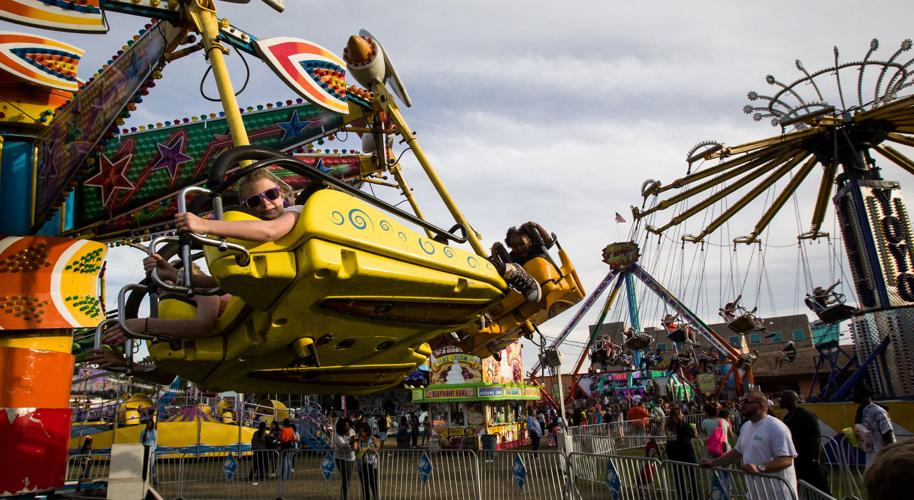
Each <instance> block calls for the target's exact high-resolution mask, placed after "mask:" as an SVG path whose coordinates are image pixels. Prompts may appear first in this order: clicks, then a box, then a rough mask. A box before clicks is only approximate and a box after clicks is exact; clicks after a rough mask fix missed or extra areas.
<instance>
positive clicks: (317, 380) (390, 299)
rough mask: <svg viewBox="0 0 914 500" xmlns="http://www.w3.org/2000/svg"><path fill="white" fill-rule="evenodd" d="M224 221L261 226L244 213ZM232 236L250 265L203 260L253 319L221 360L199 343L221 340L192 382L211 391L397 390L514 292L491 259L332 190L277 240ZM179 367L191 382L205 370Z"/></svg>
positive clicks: (226, 258) (312, 201) (214, 255)
mask: <svg viewBox="0 0 914 500" xmlns="http://www.w3.org/2000/svg"><path fill="white" fill-rule="evenodd" d="M225 219H227V220H256V219H254V218H253V217H251V216H249V215H247V214H244V213H240V212H234V211H232V212H226V214H225ZM230 240H231V241H233V242H234V243H238V244H240V245H242V246H244V247H245V248H247V249H248V251H249V253H250V264H249V265H247V266H240V265H238V263H237V262H236V259H235V257H234V255H232V254H230V253H223V252H221V251H219V250H218V249H217V248H215V247H210V246H207V247H205V248H204V253H205V255H206V258H207V263H208V265H209V269H210V272H211V274H212V276H213V277H214V278H215V279H216V281H217V282H218V283H219V285H220V287H221V288H222V289H223V290H225V291H226V292H228V293H231V294H232V296H233V297H235V298H237V299H240V300H241V301H243V302H244V303H245V304H247V305H248V306H250V307H249V309H250V314H247V315H246V316H245V317H243V318H242V320H241V321H240V322H239V323H237V324H236V326H235V327H233V328H230V329H229V333H228V335H227V336H224V337H222V339H221V340H222V351H221V352H222V355H221V357H220V356H218V354H217V353H218V352H219V349H218V346H217V344H218V342H219V340H217V339H213V340H210V339H206V340H203V339H196V342H195V343H194V346H195V347H196V349H197V350H198V351H200V350H201V346H203V345H207V346H208V345H209V344H208V342H211V343H212V352H213V354H212V356H211V358H218V359H221V361H217V362H215V365H214V366H212V369H211V370H210V371H206V373H205V376H203V377H202V378H201V377H197V378H191V380H193V381H194V382H197V383H198V384H200V385H201V387H204V388H206V389H208V390H227V389H228V388H231V389H233V390H242V391H244V392H266V391H268V390H269V391H273V392H276V391H280V392H283V391H286V392H312V393H328V392H335V393H339V392H347V393H350V394H359V393H368V392H372V391H377V390H383V389H385V388H389V387H392V386H394V385H396V384H398V383H400V381H402V380H403V379H404V378H405V377H406V376H407V375H409V373H411V372H413V371H414V370H415V369H416V368H417V367H418V366H419V365H421V364H422V363H423V362H425V361H426V360H427V358H428V356H429V355H430V354H431V350H430V348H429V344H428V342H429V341H431V340H433V339H435V338H437V337H439V336H441V335H444V334H445V333H448V332H451V331H454V330H456V329H460V328H462V327H464V326H465V325H467V324H468V323H470V322H471V321H473V320H475V319H477V318H478V317H479V316H480V315H481V314H482V313H483V312H484V311H486V310H487V309H488V308H490V307H491V306H492V305H493V304H494V303H496V301H498V300H501V299H502V298H503V297H504V294H505V292H504V291H505V290H506V288H507V286H506V285H505V283H504V280H503V279H502V278H501V277H500V276H499V275H498V273H497V272H496V270H495V268H494V266H493V265H492V264H491V263H490V262H488V261H487V260H486V259H484V258H481V257H479V256H477V255H475V254H472V253H469V252H467V251H465V250H462V249H460V248H456V247H451V246H447V245H444V244H441V243H438V242H435V241H431V240H430V239H427V238H426V235H425V234H424V233H418V232H416V231H414V230H413V229H411V228H409V227H407V226H406V225H404V224H403V223H401V222H399V220H397V219H395V218H394V217H392V216H390V215H389V214H387V213H386V212H382V211H380V210H378V209H376V208H374V207H373V206H371V205H369V204H367V203H365V202H363V201H361V200H359V199H357V198H355V197H353V196H351V195H349V194H347V193H345V192H341V191H335V190H330V189H323V190H319V191H317V192H315V193H313V194H312V195H311V196H310V198H309V199H308V200H307V201H306V202H305V205H304V207H303V209H302V212H301V215H300V217H299V218H298V221H297V222H296V224H295V226H294V227H293V229H292V230H291V231H290V233H289V234H287V235H285V236H284V237H282V238H280V239H279V240H277V241H275V242H267V243H260V242H249V241H240V240H234V239H230ZM490 340H492V339H490ZM187 345H188V344H187V343H186V342H185V343H183V346H182V347H186V346H187ZM302 351H310V352H311V353H313V355H310V356H304V357H303V356H301V355H300V354H301V352H302ZM206 352H209V351H208V348H207V350H206ZM185 353H186V351H185ZM181 354H182V353H181V352H175V353H173V354H172V355H173V356H174V357H175V358H177V357H179V356H181ZM193 355H194V356H197V358H199V357H200V356H201V353H200V352H197V353H194V354H193ZM175 362H176V363H177V362H178V360H177V359H175ZM181 362H182V363H184V364H183V365H181V366H180V367H179V368H180V370H179V372H180V373H182V375H183V374H184V373H187V372H188V371H193V372H194V373H201V372H202V371H204V370H206V369H205V368H204V369H197V368H196V367H195V366H193V365H195V364H199V363H198V362H195V363H189V362H187V361H186V360H181ZM189 378H190V377H189Z"/></svg>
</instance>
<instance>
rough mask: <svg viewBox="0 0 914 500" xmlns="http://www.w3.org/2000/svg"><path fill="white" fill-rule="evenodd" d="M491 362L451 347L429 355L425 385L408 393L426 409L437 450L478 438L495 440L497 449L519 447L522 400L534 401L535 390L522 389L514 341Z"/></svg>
mask: <svg viewBox="0 0 914 500" xmlns="http://www.w3.org/2000/svg"><path fill="white" fill-rule="evenodd" d="M495 358H496V357H495V356H491V357H488V358H485V359H480V358H479V357H478V356H474V355H471V354H466V353H464V352H462V351H459V350H457V349H456V348H454V347H450V346H448V347H445V348H442V349H440V350H437V351H435V352H434V353H433V356H432V358H431V361H430V365H429V366H430V370H429V379H430V384H429V385H428V386H427V387H425V388H422V389H413V403H428V404H429V415H430V419H431V425H432V435H433V437H437V442H438V444H440V445H441V446H442V447H464V446H470V447H474V446H476V441H477V440H476V437H477V436H480V435H483V434H488V435H495V436H497V437H498V444H497V446H498V448H506V447H511V446H514V445H517V444H520V443H522V442H523V439H524V436H525V433H524V421H525V419H526V413H525V411H524V408H525V406H526V401H538V400H539V399H540V391H539V388H538V387H536V386H532V385H526V384H524V378H523V363H522V361H521V346H520V343H519V342H514V343H512V344H509V345H508V347H506V348H505V349H504V350H502V351H501V353H500V358H501V359H500V360H496V359H495ZM433 442H435V441H434V440H433Z"/></svg>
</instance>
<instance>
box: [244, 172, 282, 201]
mask: <svg viewBox="0 0 914 500" xmlns="http://www.w3.org/2000/svg"><path fill="white" fill-rule="evenodd" d="M260 179H267V180H268V181H270V182H272V183H273V184H276V186H277V187H279V191H280V192H281V193H282V197H283V199H284V200H287V201H288V202H289V203H292V202H293V201H294V200H295V191H294V190H293V189H292V186H290V185H288V184H287V183H286V181H284V180H282V179H280V178H279V177H277V176H276V174H274V173H273V172H270V170H269V169H267V168H266V167H265V168H258V169H257V170H255V171H253V172H251V173H249V174H247V175H245V176H244V177H242V178H241V180H240V181H238V193H239V194H241V188H242V186H244V185H245V184H248V183H251V182H255V181H258V180H260Z"/></svg>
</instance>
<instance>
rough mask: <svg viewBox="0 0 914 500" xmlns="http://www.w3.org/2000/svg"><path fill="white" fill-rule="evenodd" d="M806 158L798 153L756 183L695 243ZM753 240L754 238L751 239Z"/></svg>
mask: <svg viewBox="0 0 914 500" xmlns="http://www.w3.org/2000/svg"><path fill="white" fill-rule="evenodd" d="M806 156H807V153H805V152H804V153H798V154H797V155H796V156H794V157H793V158H791V159H790V160H789V161H787V162H786V163H784V164H783V165H781V166H780V167H779V168H778V169H777V170H775V171H774V173H772V174H771V175H769V176H768V177H766V178H765V179H764V180H763V181H762V182H760V183H758V185H756V186H755V187H754V188H752V189H751V190H750V191H749V192H748V193H746V194H745V195H743V197H742V198H740V199H739V200H737V201H736V203H733V204H731V205H730V207H729V208H728V209H727V210H725V211H724V212H723V213H722V214H720V216H718V217H717V218H716V219H714V220H713V221H711V223H710V224H708V226H707V227H706V228H705V229H704V230H703V231H702V232H701V233H700V234H698V235H697V236H695V237H694V239H695V240H696V241H701V240H702V239H704V237H705V236H707V235H709V234H711V233H713V232H714V230H716V229H717V228H718V227H720V226H721V224H723V223H724V222H726V221H728V220H730V218H731V217H733V216H734V215H736V213H737V212H739V211H740V210H742V209H743V208H745V207H746V205H748V204H749V203H750V202H751V201H752V200H754V199H755V198H757V197H758V196H759V195H760V194H762V193H763V192H764V191H765V190H766V189H768V188H769V187H771V185H772V184H774V183H775V182H777V181H778V179H780V178H781V177H783V176H785V175H787V173H788V172H790V170H791V169H793V167H795V166H797V165H798V164H799V163H800V162H801V161H802V160H803V158H805V157H806ZM753 239H754V238H753ZM744 243H752V241H744Z"/></svg>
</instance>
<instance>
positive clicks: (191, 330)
mask: <svg viewBox="0 0 914 500" xmlns="http://www.w3.org/2000/svg"><path fill="white" fill-rule="evenodd" d="M195 300H196V302H197V314H196V316H194V319H162V318H131V319H128V320H127V327H128V328H130V329H131V330H133V331H135V332H145V333H149V334H152V335H164V336H166V337H179V338H196V337H207V336H209V335H211V332H210V330H211V329H212V328H213V326H214V325H215V324H216V321H217V320H218V319H219V297H218V296H215V295H198V296H197V297H196V298H195ZM115 328H118V327H117V326H114V327H111V329H109V335H110V334H111V333H113V332H112V330H114V329H115Z"/></svg>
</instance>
